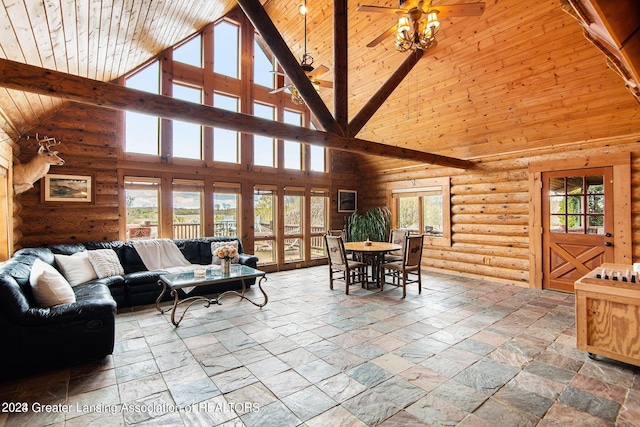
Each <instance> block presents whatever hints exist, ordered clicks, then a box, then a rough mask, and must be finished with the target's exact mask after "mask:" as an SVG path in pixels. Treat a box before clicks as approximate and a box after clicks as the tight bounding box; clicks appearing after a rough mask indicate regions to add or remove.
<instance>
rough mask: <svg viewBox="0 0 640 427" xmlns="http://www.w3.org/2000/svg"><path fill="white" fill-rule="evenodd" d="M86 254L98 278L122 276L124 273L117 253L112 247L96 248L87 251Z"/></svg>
mask: <svg viewBox="0 0 640 427" xmlns="http://www.w3.org/2000/svg"><path fill="white" fill-rule="evenodd" d="M87 254H88V255H89V262H91V265H92V266H93V269H94V270H95V272H96V274H97V275H98V278H100V279H102V278H104V277H110V276H122V275H123V274H124V268H122V264H120V258H118V254H116V251H114V250H113V249H96V250H95V251H87Z"/></svg>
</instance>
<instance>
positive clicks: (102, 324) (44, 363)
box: [0, 237, 258, 379]
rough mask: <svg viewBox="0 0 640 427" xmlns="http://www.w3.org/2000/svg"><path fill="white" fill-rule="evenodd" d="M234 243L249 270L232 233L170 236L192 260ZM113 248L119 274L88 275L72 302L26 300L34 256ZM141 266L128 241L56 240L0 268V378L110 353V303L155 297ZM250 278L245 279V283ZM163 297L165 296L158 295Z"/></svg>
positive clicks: (252, 260) (154, 277)
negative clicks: (214, 247) (45, 304)
mask: <svg viewBox="0 0 640 427" xmlns="http://www.w3.org/2000/svg"><path fill="white" fill-rule="evenodd" d="M232 240H235V241H237V242H238V252H239V254H240V259H239V262H240V263H241V264H245V265H248V266H250V267H253V268H256V265H257V261H258V258H257V257H255V256H253V255H248V254H244V253H243V252H244V251H243V248H242V242H241V241H240V240H239V239H238V238H235V237H207V238H200V239H181V240H175V243H176V245H177V246H178V248H179V249H180V251H181V252H182V254H183V255H184V256H185V258H186V259H187V260H189V261H190V262H191V263H192V264H202V265H208V264H211V261H212V253H211V243H212V242H219V241H232ZM96 249H113V250H114V251H115V252H116V253H117V255H118V258H119V260H120V263H121V264H122V267H123V268H124V273H125V274H124V275H117V276H111V277H105V278H102V279H95V280H91V281H89V282H86V283H82V284H79V285H77V286H74V287H73V291H74V293H75V296H76V302H74V303H71V304H64V305H59V306H54V307H50V308H41V307H39V306H38V305H37V304H36V303H35V300H34V297H33V293H32V291H31V286H30V284H29V274H30V271H31V266H32V265H33V263H34V262H35V260H36V259H41V260H42V261H44V262H45V263H47V264H49V265H52V266H56V263H55V259H54V255H55V254H62V255H72V254H74V253H76V252H79V251H85V250H88V251H90V250H96ZM162 273H163V271H148V270H147V269H146V267H145V266H144V263H143V262H142V260H141V259H140V256H139V255H138V253H137V252H136V250H135V249H134V247H133V245H132V244H131V243H124V242H121V241H113V242H89V243H84V244H79V243H78V244H61V245H53V246H49V247H43V248H24V249H20V250H18V251H16V253H15V254H14V255H13V257H12V258H11V259H9V260H8V261H7V262H5V263H3V264H2V265H1V266H0V330H1V331H2V334H0V344H1V347H2V350H1V351H0V379H6V378H11V377H16V376H21V375H25V374H30V373H35V372H38V371H42V370H48V369H52V368H56V367H61V366H68V365H71V364H75V363H80V362H85V361H88V360H93V359H100V358H103V357H105V356H107V355H109V354H111V353H112V351H113V345H114V333H115V314H116V311H117V308H118V307H120V308H122V307H128V306H133V305H141V304H151V303H154V302H155V301H156V299H157V297H158V295H159V294H160V291H161V289H162V288H161V286H160V285H158V278H159V275H160V274H162ZM251 284H253V282H249V281H248V282H247V283H246V285H247V286H249V285H251ZM240 286H241V283H240V282H238V283H229V284H227V287H226V288H224V289H221V288H220V287H209V286H202V287H198V288H196V290H194V291H193V292H194V293H196V292H197V293H198V294H207V293H214V292H220V291H223V290H226V289H229V288H239V287H240ZM165 298H166V299H168V298H170V296H169V295H168V293H167V295H166V296H165Z"/></svg>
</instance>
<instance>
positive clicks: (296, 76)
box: [238, 0, 344, 136]
mask: <svg viewBox="0 0 640 427" xmlns="http://www.w3.org/2000/svg"><path fill="white" fill-rule="evenodd" d="M238 5H239V6H240V8H242V11H243V12H244V14H245V15H246V16H247V18H249V21H251V24H252V25H253V27H254V28H255V29H256V30H258V32H259V33H260V35H261V36H262V38H263V39H264V41H265V42H266V43H267V45H268V46H269V48H270V49H271V52H273V54H274V55H275V56H276V58H278V62H280V65H281V66H282V69H283V70H284V72H285V73H286V74H287V76H289V79H291V83H293V85H294V86H295V87H296V89H298V92H299V93H300V96H302V99H304V102H305V103H306V104H307V107H309V109H310V110H311V112H312V113H313V114H314V115H315V117H316V119H317V120H318V122H319V123H320V125H321V126H322V127H323V128H324V130H326V131H327V132H331V133H335V134H336V135H341V136H344V131H343V130H342V128H341V127H340V126H339V125H338V123H337V122H336V120H335V119H334V118H333V116H332V115H331V112H330V111H329V109H328V108H327V106H326V105H325V103H324V101H323V100H322V98H320V95H318V92H316V90H315V88H314V87H313V85H312V84H311V81H310V80H309V77H307V75H306V73H305V72H304V70H303V69H302V68H301V67H300V64H299V63H298V61H297V60H296V58H295V57H294V56H293V54H292V53H291V50H290V49H289V46H287V44H286V43H285V41H284V39H283V38H282V36H281V35H280V33H279V32H278V29H277V28H276V26H275V25H274V24H273V22H272V21H271V18H269V15H268V14H267V12H266V11H265V10H264V8H263V7H262V5H261V4H260V2H259V1H258V0H238Z"/></svg>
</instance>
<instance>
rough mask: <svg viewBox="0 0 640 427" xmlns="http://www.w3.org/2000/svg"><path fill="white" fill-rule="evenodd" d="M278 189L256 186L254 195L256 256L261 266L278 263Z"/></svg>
mask: <svg viewBox="0 0 640 427" xmlns="http://www.w3.org/2000/svg"><path fill="white" fill-rule="evenodd" d="M276 194H277V193H276V189H275V188H271V187H259V186H256V187H255V189H254V194H253V211H254V215H255V217H254V218H255V219H254V241H255V243H254V248H253V249H254V252H253V253H254V255H255V256H257V257H258V263H259V264H270V263H274V262H276V228H275V227H276Z"/></svg>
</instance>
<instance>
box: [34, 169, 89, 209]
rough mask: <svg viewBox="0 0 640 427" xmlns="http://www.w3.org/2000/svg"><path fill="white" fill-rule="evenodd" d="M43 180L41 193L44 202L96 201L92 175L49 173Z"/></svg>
mask: <svg viewBox="0 0 640 427" xmlns="http://www.w3.org/2000/svg"><path fill="white" fill-rule="evenodd" d="M43 180H44V185H43V188H42V191H41V193H42V200H43V201H44V202H62V203H68V202H72V203H93V202H94V189H93V176H92V175H56V174H47V175H45V176H44V178H43Z"/></svg>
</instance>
